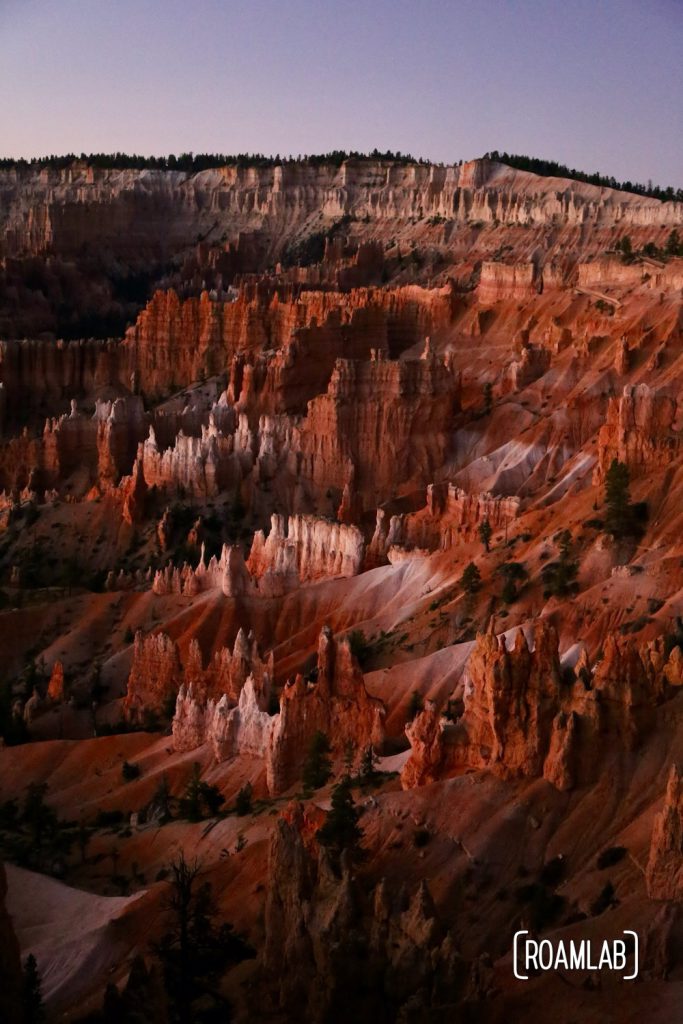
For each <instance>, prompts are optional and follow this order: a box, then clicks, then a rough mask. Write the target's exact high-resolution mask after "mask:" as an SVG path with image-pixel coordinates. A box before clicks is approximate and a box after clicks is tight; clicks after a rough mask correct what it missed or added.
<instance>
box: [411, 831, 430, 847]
mask: <svg viewBox="0 0 683 1024" xmlns="http://www.w3.org/2000/svg"><path fill="white" fill-rule="evenodd" d="M431 838H432V833H431V832H430V831H429V829H428V828H416V829H415V831H414V832H413V846H415V847H417V849H421V848H422V847H423V846H427V844H428V843H429V840H430V839H431Z"/></svg>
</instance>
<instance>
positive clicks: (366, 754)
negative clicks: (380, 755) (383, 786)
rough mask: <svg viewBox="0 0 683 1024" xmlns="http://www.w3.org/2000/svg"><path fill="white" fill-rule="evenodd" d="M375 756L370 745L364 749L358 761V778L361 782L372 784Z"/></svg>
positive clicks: (375, 764) (375, 762)
mask: <svg viewBox="0 0 683 1024" xmlns="http://www.w3.org/2000/svg"><path fill="white" fill-rule="evenodd" d="M376 768H377V755H376V754H375V751H374V750H373V749H372V744H370V745H369V746H367V747H365V749H364V750H363V753H362V755H361V759H360V771H359V773H358V774H359V777H360V780H361V782H372V780H373V779H374V778H375V776H376V774H377V771H376Z"/></svg>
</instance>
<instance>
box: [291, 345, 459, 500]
mask: <svg viewBox="0 0 683 1024" xmlns="http://www.w3.org/2000/svg"><path fill="white" fill-rule="evenodd" d="M458 401H459V392H458V383H457V379H456V377H455V375H454V373H453V369H452V366H451V365H450V364H449V363H448V362H444V361H443V360H441V359H439V358H438V357H436V356H434V355H433V353H432V352H431V350H430V349H429V347H427V348H426V349H425V352H424V354H423V358H422V359H420V360H415V361H410V362H408V361H404V362H395V361H390V360H384V359H381V358H376V359H373V360H371V361H370V362H363V363H360V362H354V363H352V362H348V361H346V360H341V359H340V360H338V361H337V364H336V366H335V369H334V372H333V374H332V377H331V379H330V383H329V387H328V389H327V393H326V394H325V395H321V396H320V397H318V398H316V399H315V400H314V401H313V402H311V403H310V404H309V407H308V415H307V417H306V419H305V421H304V422H303V424H302V426H301V431H300V449H301V470H300V471H301V473H302V475H303V476H304V477H305V478H307V479H309V480H310V481H311V482H312V483H313V485H314V486H315V488H316V489H317V491H318V492H324V491H326V490H327V489H328V488H337V489H338V490H340V491H342V490H343V489H344V486H345V485H346V484H349V486H350V487H351V488H352V489H353V490H354V491H355V493H356V494H357V495H359V496H360V499H361V504H362V506H363V507H365V508H368V507H372V506H373V505H376V504H377V503H378V502H379V501H381V500H383V499H384V498H385V497H386V496H387V495H389V494H391V493H392V491H393V490H394V489H395V483H396V480H397V478H399V479H400V480H401V481H403V482H404V484H405V485H408V484H409V483H410V482H413V483H414V485H415V486H419V485H420V484H423V485H424V484H426V483H427V482H428V480H429V479H432V478H433V476H434V470H435V469H436V467H437V466H438V464H439V463H440V462H441V461H442V460H443V458H444V454H445V452H446V451H447V448H448V441H449V437H448V435H449V431H450V429H451V427H452V423H453V415H454V413H455V411H456V410H457V408H458Z"/></svg>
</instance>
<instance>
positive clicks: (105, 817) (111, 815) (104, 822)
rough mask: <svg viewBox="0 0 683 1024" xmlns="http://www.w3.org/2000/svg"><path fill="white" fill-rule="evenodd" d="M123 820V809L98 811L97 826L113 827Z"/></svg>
mask: <svg viewBox="0 0 683 1024" xmlns="http://www.w3.org/2000/svg"><path fill="white" fill-rule="evenodd" d="M122 822H123V811H98V812H97V815H96V816H95V828H113V827H115V826H116V825H120V824H121V823H122Z"/></svg>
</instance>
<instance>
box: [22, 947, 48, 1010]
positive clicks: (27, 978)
mask: <svg viewBox="0 0 683 1024" xmlns="http://www.w3.org/2000/svg"><path fill="white" fill-rule="evenodd" d="M23 1004H24V1024H42V1021H44V1020H45V1007H44V1005H43V993H42V989H41V984H40V974H39V973H38V964H37V962H36V958H35V957H34V955H33V953H30V954H29V955H28V957H27V958H26V962H25V963H24V987H23Z"/></svg>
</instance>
